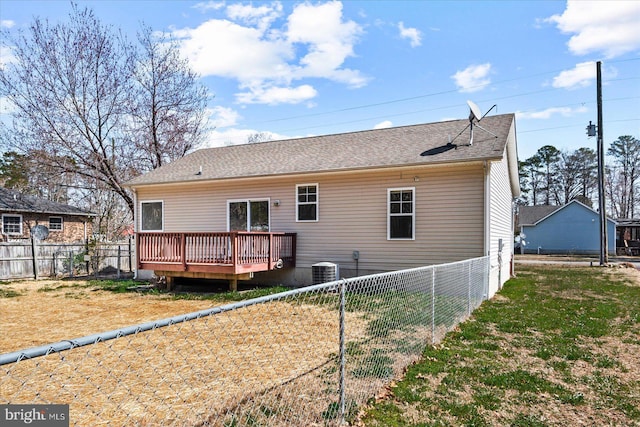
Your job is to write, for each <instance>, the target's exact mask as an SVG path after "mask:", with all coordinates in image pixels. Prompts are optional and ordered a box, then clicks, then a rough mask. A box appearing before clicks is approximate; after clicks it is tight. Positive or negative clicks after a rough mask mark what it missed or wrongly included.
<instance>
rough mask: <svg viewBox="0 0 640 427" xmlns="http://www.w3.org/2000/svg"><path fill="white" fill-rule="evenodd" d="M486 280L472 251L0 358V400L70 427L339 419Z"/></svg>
mask: <svg viewBox="0 0 640 427" xmlns="http://www.w3.org/2000/svg"><path fill="white" fill-rule="evenodd" d="M488 280H489V259H488V258H487V257H483V258H476V259H471V260H467V261H462V262H457V263H452V264H445V265H439V266H430V267H424V268H416V269H410V270H403V271H397V272H390V273H384V274H377V275H370V276H362V277H356V278H351V279H344V280H338V281H334V282H330V283H324V284H319V285H315V286H310V287H306V288H300V289H295V290H291V291H288V292H284V293H280V294H276V295H271V296H267V297H262V298H257V299H253V300H248V301H244V302H240V303H235V304H229V305H224V306H220V307H216V308H212V309H208V310H203V311H199V312H195V313H190V314H186V315H182V316H176V317H173V318H169V319H164V320H161V321H157V322H150V323H145V324H141V325H135V326H131V327H128V328H123V329H120V330H114V331H110V332H105V333H101V334H96V335H92V336H87V337H83V338H80V339H75V340H68V341H62V342H58V343H53V344H50V345H46V346H42V347H35V348H31V349H27V350H22V351H18V352H13V353H7V354H2V355H0V366H1V368H0V371H1V372H2V376H1V377H0V403H1V404H24V403H28V404H53V403H58V404H60V403H62V404H69V405H70V421H71V425H77V426H89V425H91V426H97V425H111V426H130V425H140V426H156V425H157V426H160V425H162V426H167V425H176V426H187V425H191V426H274V425H275V426H278V425H281V426H337V425H345V424H348V423H350V422H352V421H353V420H354V419H355V418H356V417H357V411H358V408H359V407H361V405H363V404H364V403H366V402H367V400H368V399H370V398H372V397H374V396H375V395H376V394H377V393H378V392H379V391H380V390H381V389H382V388H383V387H384V386H385V385H387V384H389V383H390V381H391V380H392V379H394V378H398V377H401V375H402V373H403V372H404V369H405V368H406V367H407V366H408V365H409V364H411V363H413V362H414V361H416V360H418V359H419V358H420V356H421V354H422V351H423V350H424V348H425V346H426V345H428V344H430V343H437V342H438V341H439V340H440V339H441V338H442V337H443V335H444V334H445V333H446V332H447V331H448V330H450V329H452V328H453V327H454V326H455V325H456V324H457V323H459V322H460V321H462V320H463V319H465V318H466V317H467V316H468V315H469V314H470V313H471V312H472V310H473V309H475V308H476V307H478V306H479V305H480V304H481V302H482V301H483V299H485V298H486V295H487V291H488ZM52 321H55V320H54V319H52Z"/></svg>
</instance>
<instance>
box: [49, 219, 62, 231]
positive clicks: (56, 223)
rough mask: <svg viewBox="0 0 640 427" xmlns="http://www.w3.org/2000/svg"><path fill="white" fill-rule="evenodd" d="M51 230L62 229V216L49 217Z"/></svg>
mask: <svg viewBox="0 0 640 427" xmlns="http://www.w3.org/2000/svg"><path fill="white" fill-rule="evenodd" d="M49 231H62V217H60V216H50V217H49Z"/></svg>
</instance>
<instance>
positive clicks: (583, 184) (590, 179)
mask: <svg viewBox="0 0 640 427" xmlns="http://www.w3.org/2000/svg"><path fill="white" fill-rule="evenodd" d="M573 160H574V161H575V162H576V164H577V166H578V168H577V169H578V172H577V173H578V176H577V182H578V185H579V187H580V193H579V196H580V198H581V199H582V201H586V200H589V203H586V204H587V205H589V206H591V203H592V200H593V194H594V193H595V192H596V191H597V188H598V163H597V155H596V152H595V151H594V150H592V149H591V148H585V147H581V148H578V149H577V150H576V151H575V152H574V153H573Z"/></svg>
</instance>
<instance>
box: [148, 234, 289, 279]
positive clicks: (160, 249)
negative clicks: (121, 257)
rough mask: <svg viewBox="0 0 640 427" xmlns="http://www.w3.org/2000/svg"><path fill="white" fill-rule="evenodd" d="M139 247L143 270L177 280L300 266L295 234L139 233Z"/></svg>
mask: <svg viewBox="0 0 640 427" xmlns="http://www.w3.org/2000/svg"><path fill="white" fill-rule="evenodd" d="M136 248H137V250H136V253H137V264H138V268H139V269H143V270H154V271H161V272H171V275H172V276H175V277H180V276H181V275H184V276H185V277H193V275H192V274H193V273H201V274H199V275H198V277H211V278H223V277H224V278H231V277H234V276H235V277H237V276H240V275H246V274H247V273H254V272H259V271H269V270H274V269H278V268H283V267H295V264H296V234H295V233H266V232H228V233H223V232H222V233H137V234H136ZM180 273H183V274H180Z"/></svg>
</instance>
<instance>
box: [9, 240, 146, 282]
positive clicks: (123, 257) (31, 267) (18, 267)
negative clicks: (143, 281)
mask: <svg viewBox="0 0 640 427" xmlns="http://www.w3.org/2000/svg"><path fill="white" fill-rule="evenodd" d="M134 262H135V248H134V247H133V242H132V241H131V240H130V241H126V242H118V243H105V242H100V243H97V244H92V245H91V246H88V245H86V244H83V243H47V242H39V241H37V240H35V239H33V240H24V241H18V242H8V243H0V280H9V279H38V278H42V277H73V276H82V275H95V276H100V277H103V276H114V275H115V276H117V277H118V278H119V277H121V276H122V275H127V274H129V273H132V272H133V266H134Z"/></svg>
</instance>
